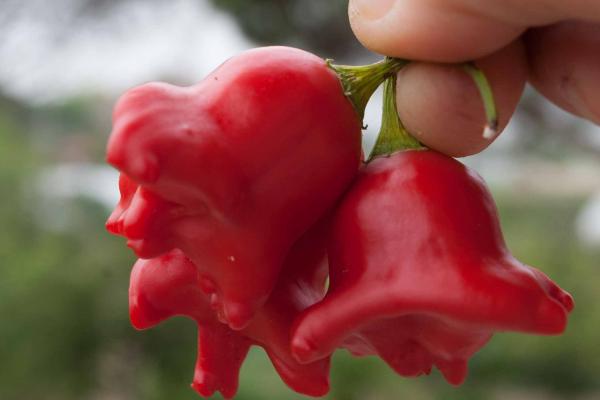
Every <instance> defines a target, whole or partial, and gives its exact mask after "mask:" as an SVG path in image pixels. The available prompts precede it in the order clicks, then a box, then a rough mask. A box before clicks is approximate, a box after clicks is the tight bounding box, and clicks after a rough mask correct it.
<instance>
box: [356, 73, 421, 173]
mask: <svg viewBox="0 0 600 400" xmlns="http://www.w3.org/2000/svg"><path fill="white" fill-rule="evenodd" d="M396 80H397V77H396V74H394V75H391V76H390V77H388V78H387V80H386V81H385V83H384V87H383V115H382V118H381V129H380V130H379V134H378V136H377V141H376V142H375V146H374V147H373V150H372V151H371V154H370V155H369V159H368V161H367V162H369V161H371V160H372V159H373V158H375V157H377V156H384V155H385V156H387V155H390V154H392V153H393V152H395V151H398V150H407V149H421V148H423V145H421V143H419V141H418V140H417V139H415V138H414V137H413V136H412V135H411V134H410V133H408V131H407V130H406V128H404V125H402V122H401V121H400V118H399V117H398V111H396Z"/></svg>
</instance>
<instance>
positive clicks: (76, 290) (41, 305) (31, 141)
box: [0, 0, 600, 400]
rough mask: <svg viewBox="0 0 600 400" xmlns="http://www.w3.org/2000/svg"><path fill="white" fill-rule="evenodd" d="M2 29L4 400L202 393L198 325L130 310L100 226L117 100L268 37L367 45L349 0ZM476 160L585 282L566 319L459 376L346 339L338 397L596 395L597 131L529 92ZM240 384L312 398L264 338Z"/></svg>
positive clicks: (560, 267)
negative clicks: (429, 370)
mask: <svg viewBox="0 0 600 400" xmlns="http://www.w3.org/2000/svg"><path fill="white" fill-rule="evenodd" d="M266 16H269V17H268V18H267V17H266ZM272 20H273V21H277V23H273V25H271V24H266V23H264V21H272ZM0 37H1V38H2V40H0V193H1V195H2V197H1V198H2V202H1V203H0V224H1V225H0V226H1V228H2V229H0V360H1V364H0V399H2V400H17V399H18V400H21V399H29V398H37V399H41V400H46V399H49V400H52V399H57V400H69V399H93V400H121V399H122V400H125V399H127V400H129V399H149V400H152V399H164V398H176V399H194V398H196V395H195V394H194V393H193V391H192V390H191V389H190V388H189V382H190V380H191V374H192V368H193V363H194V358H195V346H196V339H195V327H194V326H193V324H192V323H191V322H190V321H185V320H183V319H182V320H174V321H170V322H168V323H165V324H164V325H162V326H160V327H159V328H156V329H153V330H150V331H147V332H136V331H134V330H133V328H131V327H130V324H129V320H128V315H127V288H128V276H129V268H130V266H131V265H132V263H133V261H134V257H133V255H132V254H130V252H129V251H128V250H127V249H126V247H125V246H124V245H123V243H122V241H121V240H119V239H117V238H114V237H111V236H109V235H108V234H107V233H106V232H105V231H104V227H103V225H104V220H105V219H106V217H107V215H108V213H109V210H110V207H111V206H112V205H113V204H114V203H115V201H116V188H117V186H116V173H115V172H114V171H112V170H111V169H110V168H108V167H105V166H104V164H103V157H104V146H105V143H106V139H107V137H108V132H109V131H110V112H111V107H112V104H113V103H114V101H115V99H116V98H117V97H118V95H119V93H121V92H122V91H123V90H125V89H126V88H128V87H130V86H133V85H136V84H139V83H142V82H145V81H148V80H159V79H162V80H168V81H170V82H173V83H181V84H191V83H193V82H195V81H197V80H199V79H201V77H202V76H203V75H205V74H206V73H207V72H208V71H210V70H211V69H212V68H214V67H215V66H217V65H218V64H220V63H221V62H222V61H223V60H224V59H226V58H227V57H229V56H231V55H233V54H235V53H238V52H239V51H242V50H243V49H245V48H249V47H252V46H254V45H257V44H290V45H296V46H301V47H303V48H306V49H312V50H313V51H315V52H317V53H318V54H320V55H323V56H335V57H336V58H338V59H339V60H340V61H342V62H344V63H353V64H360V63H364V62H366V61H369V60H372V59H374V58H373V56H372V55H369V54H368V53H366V52H365V51H362V50H360V48H359V47H358V45H357V44H356V42H355V41H354V40H353V38H352V36H351V33H350V31H349V28H348V26H347V22H346V16H345V1H343V0H339V1H338V0H336V1H330V2H322V1H317V0H311V1H300V0H280V1H272V2H268V1H259V0H254V1H247V0H239V1H235V0H229V1H219V0H213V1H203V0H197V1H192V0H177V1H173V2H168V3H167V2H159V1H146V2H143V1H135V0H133V1H122V2H110V1H93V0H87V1H75V0H60V1H55V2H46V1H41V0H39V1H38V0H29V1H24V2H22V1H11V0H4V2H3V3H2V7H1V8H0ZM379 108H380V105H379V104H378V102H377V101H375V102H374V104H373V105H372V106H371V107H370V108H369V111H368V113H367V122H368V123H369V135H370V136H369V135H367V137H366V140H365V143H366V146H367V147H368V146H369V145H370V143H371V142H372V134H373V132H375V131H376V130H377V127H378V123H377V119H378V118H379ZM466 162H467V163H469V164H470V165H472V166H473V167H474V168H476V169H477V170H478V171H479V172H480V173H481V174H482V175H483V176H484V177H485V178H486V179H487V180H488V181H489V182H490V184H491V188H492V191H493V192H494V194H495V196H496V198H497V201H498V206H499V211H500V215H501V219H502V224H503V228H504V230H505V234H506V238H507V242H508V244H509V247H510V248H511V250H512V251H513V252H514V254H515V255H516V256H517V257H518V258H520V259H521V260H522V261H524V262H526V263H528V264H531V265H534V266H537V267H539V268H540V269H542V270H543V271H544V272H546V273H547V274H548V275H550V276H551V277H553V278H554V279H555V280H556V281H557V282H558V283H559V284H560V285H561V286H562V287H564V288H565V289H567V290H569V291H570V292H571V293H572V294H573V295H574V297H575V299H576V303H577V307H576V309H575V311H574V312H573V314H572V317H571V321H570V325H569V329H568V331H567V332H566V334H565V335H563V336H561V337H531V336H526V335H517V334H498V335H497V336H496V337H495V338H494V339H493V340H492V341H491V343H490V344H489V345H488V346H487V347H486V348H484V349H483V350H482V351H481V352H480V353H479V354H477V355H476V356H475V357H474V359H473V361H472V362H471V364H470V370H471V372H470V376H469V378H468V380H467V383H466V384H465V385H463V386H462V387H460V388H452V387H450V386H449V385H447V384H446V383H444V382H443V380H442V379H441V377H440V375H439V374H438V373H437V372H436V373H434V374H433V376H431V377H423V378H419V379H414V380H408V379H403V378H400V377H398V376H396V375H394V373H393V372H392V371H391V370H389V369H387V368H386V367H385V366H384V365H383V363H381V362H379V361H378V360H375V359H371V358H369V359H362V360H358V359H353V358H351V357H350V356H348V355H347V354H344V353H343V352H340V353H339V354H337V355H336V357H335V359H334V365H333V368H332V393H331V395H330V396H329V397H328V398H331V399H336V400H346V399H347V400H351V399H361V400H369V399H378V400H379V399H397V398H400V397H402V398H406V399H416V400H420V399H423V400H428V399H450V400H451V399H461V400H468V399H503V400H504V399H515V400H519V399H549V400H554V399H581V400H584V399H585V400H590V399H600V380H599V379H598V377H597V371H598V370H599V369H600V342H599V341H598V332H600V291H598V290H597V287H598V284H600V262H599V260H600V212H598V207H599V206H598V204H599V202H600V201H599V200H598V199H599V198H600V178H599V177H600V132H599V129H598V128H597V127H595V126H592V125H590V124H586V123H583V122H581V121H578V120H576V119H574V118H572V117H570V116H568V115H566V114H565V113H563V112H561V111H558V110H557V109H555V108H554V107H552V106H550V105H548V104H545V103H542V102H541V101H540V99H539V97H538V96H537V95H536V94H535V93H533V92H532V91H528V92H527V93H526V96H525V97H524V100H523V103H522V105H521V106H520V110H519V112H518V113H517V115H516V116H515V118H514V120H513V122H512V123H511V126H510V128H509V131H508V132H507V133H506V134H504V135H503V136H502V138H501V139H500V140H499V141H498V142H497V143H496V144H495V145H494V146H493V147H492V148H491V149H490V150H489V151H486V152H484V154H482V155H479V156H477V157H472V158H470V159H468V160H466ZM239 398H240V399H267V398H273V399H295V398H298V399H299V398H301V396H297V395H294V394H292V393H291V392H290V390H288V389H287V388H286V387H285V386H284V385H283V384H282V383H281V382H280V381H279V378H278V377H277V375H276V374H275V372H274V371H273V369H272V367H271V365H270V363H269V362H268V360H267V358H266V356H265V355H264V353H262V351H259V350H254V351H252V352H251V354H250V356H249V359H248V361H247V362H246V364H245V365H244V368H243V370H242V376H241V382H240V395H239Z"/></svg>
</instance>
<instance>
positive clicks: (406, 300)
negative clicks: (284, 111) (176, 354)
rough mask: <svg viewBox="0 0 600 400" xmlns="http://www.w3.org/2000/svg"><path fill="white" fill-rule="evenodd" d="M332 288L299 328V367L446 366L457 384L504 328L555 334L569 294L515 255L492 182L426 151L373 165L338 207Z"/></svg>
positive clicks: (412, 370)
mask: <svg viewBox="0 0 600 400" xmlns="http://www.w3.org/2000/svg"><path fill="white" fill-rule="evenodd" d="M329 260H330V280H331V281H330V290H329V292H328V293H327V296H326V297H325V299H324V300H323V301H322V302H320V303H318V304H316V305H314V306H312V307H311V308H309V309H307V310H306V311H305V312H304V313H303V314H302V315H301V317H300V318H299V320H298V321H297V325H296V327H295V330H294V333H293V339H292V350H293V352H294V354H295V355H296V356H297V358H298V359H299V360H300V361H302V362H307V361H314V360H317V359H319V358H321V357H325V356H328V355H329V354H331V353H332V352H333V351H334V350H335V349H336V348H337V347H345V348H347V349H349V350H350V351H351V352H353V353H355V354H358V355H367V354H376V355H379V356H380V357H381V358H383V359H384V360H385V361H386V363H388V364H389V365H390V366H391V367H392V368H393V369H394V370H395V371H396V372H398V373H399V374H401V375H405V376H417V375H420V374H422V373H425V374H427V373H429V371H430V370H431V367H432V366H433V365H435V366H437V367H438V368H439V369H440V370H441V371H442V373H443V374H444V376H445V377H446V379H447V380H448V381H449V382H450V383H453V384H460V383H461V382H462V381H463V380H464V378H465V376H466V372H467V360H468V359H469V358H470V357H471V356H472V355H473V354H474V353H475V352H476V351H477V350H478V349H479V348H480V347H482V346H483V345H484V344H485V343H486V342H487V341H488V339H489V338H490V337H491V336H492V334H493V332H495V331H505V330H513V331H521V332H529V333H538V334H558V333H561V332H562V331H563V330H564V329H565V325H566V322H567V315H568V313H569V312H570V311H571V309H572V308H573V300H572V298H571V296H570V295H569V294H568V293H566V292H565V291H563V290H562V289H560V288H559V287H558V286H557V285H556V284H555V283H554V282H552V281H551V280H550V279H548V278H547V277H546V276H545V275H544V274H543V273H542V272H540V271H538V270H536V269H534V268H531V267H528V266H526V265H524V264H522V263H520V262H519V261H517V260H516V259H515V258H514V257H513V256H512V255H511V254H510V253H509V251H508V250H507V248H506V246H505V243H504V240H503V238H502V234H501V231H500V227H499V224H498V220H497V214H496V208H495V205H494V202H493V200H492V198H491V196H490V194H489V192H488V191H487V189H486V187H485V184H484V182H483V181H482V179H481V178H479V177H478V176H477V175H476V174H475V173H474V172H472V171H470V170H469V169H467V168H466V167H465V166H463V165H462V164H460V163H459V162H457V161H455V160H453V159H451V158H449V157H446V156H444V155H441V154H439V153H436V152H434V151H428V150H413V151H403V152H398V153H395V154H393V155H391V156H389V157H383V158H379V159H376V160H374V161H373V162H371V163H370V164H368V165H366V166H365V167H364V168H363V169H362V171H361V172H360V173H359V176H358V178H357V180H356V181H355V183H354V185H353V187H352V189H351V190H350V191H349V193H348V194H347V195H346V197H345V199H344V200H343V201H342V203H341V205H340V206H339V208H338V210H337V213H336V215H335V217H334V222H333V233H332V238H331V243H330V247H329Z"/></svg>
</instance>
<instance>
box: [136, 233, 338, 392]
mask: <svg viewBox="0 0 600 400" xmlns="http://www.w3.org/2000/svg"><path fill="white" fill-rule="evenodd" d="M326 229H327V225H326V224H325V223H323V224H320V225H318V226H317V227H315V228H314V229H312V230H311V231H310V232H309V233H307V234H306V235H305V236H304V237H303V238H302V239H301V240H300V241H299V242H297V243H296V245H295V246H294V247H293V249H292V251H291V252H290V254H289V256H288V257H287V259H286V262H285V267H284V269H283V272H282V276H281V279H280V280H279V282H278V284H277V286H276V287H275V289H274V291H273V293H272V294H271V297H270V298H269V301H268V302H267V303H266V304H265V305H264V306H263V307H262V308H260V309H259V310H258V311H257V313H256V316H255V317H254V319H253V320H252V322H251V323H250V324H249V325H248V326H247V327H246V328H244V329H242V330H241V331H233V330H231V329H230V328H229V327H228V326H227V325H225V324H223V323H221V322H219V320H218V319H217V316H216V315H215V310H214V309H213V308H214V307H215V304H214V295H213V296H212V297H213V299H209V296H207V295H206V294H204V292H203V291H202V290H201V286H202V284H203V282H202V278H201V276H200V275H199V273H198V269H197V268H196V266H195V265H194V264H193V263H192V262H191V261H190V260H189V259H188V258H187V257H185V255H184V254H183V253H182V252H181V251H179V250H173V251H171V252H170V253H168V254H166V255H163V256H161V257H158V258H155V259H152V260H139V261H138V262H137V263H136V264H135V266H134V268H133V271H132V274H131V284H130V291H129V302H130V315H131V321H132V323H133V325H134V326H135V327H137V328H138V329H145V328H149V327H151V326H154V325H156V324H158V323H159V322H161V321H162V320H164V319H166V318H169V317H171V316H174V315H185V316H188V317H190V318H192V319H194V320H195V321H196V322H197V324H198V358H197V362H196V371H195V374H194V381H193V384H192V387H193V388H194V389H195V390H196V391H197V392H198V393H199V394H201V395H202V396H207V397H208V396H211V395H212V394H213V393H214V392H215V391H220V392H221V394H222V395H223V396H225V397H226V398H230V397H233V396H234V395H235V393H236V390H237V385H238V374H239V369H240V367H241V364H242V363H243V360H244V358H245V357H246V353H247V352H248V349H249V347H250V346H251V345H253V344H256V345H258V346H261V347H263V348H264V349H265V350H266V352H267V354H268V356H269V358H270V359H271V361H272V363H273V365H274V366H275V369H276V370H277V372H278V373H279V375H280V376H281V378H282V379H283V381H284V382H285V383H286V384H287V385H288V386H290V387H291V388H292V389H294V390H296V391H297V392H300V393H303V394H307V395H312V396H322V395H324V394H326V393H327V391H328V389H329V383H328V380H329V378H328V373H329V359H328V358H325V359H322V360H319V361H316V362H313V363H311V364H307V365H302V364H299V363H298V362H297V361H296V360H295V359H294V357H293V356H292V354H291V352H290V347H289V340H290V330H291V325H292V323H293V321H294V318H295V317H296V316H297V315H298V314H299V313H300V312H301V311H302V310H304V309H305V308H307V307H308V306H310V305H312V304H314V303H316V302H317V301H319V300H321V299H322V298H323V296H324V294H325V280H326V277H327V263H326V260H325V256H326V238H327V236H326Z"/></svg>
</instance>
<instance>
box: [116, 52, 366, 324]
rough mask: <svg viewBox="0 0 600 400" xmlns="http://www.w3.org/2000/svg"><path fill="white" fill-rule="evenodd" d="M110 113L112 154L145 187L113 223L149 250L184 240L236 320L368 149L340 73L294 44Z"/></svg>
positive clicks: (135, 96) (143, 93) (154, 252)
mask: <svg viewBox="0 0 600 400" xmlns="http://www.w3.org/2000/svg"><path fill="white" fill-rule="evenodd" d="M113 120H114V121H113V122H114V124H113V131H112V133H111V137H110V140H109V144H108V154H107V160H108V162H109V163H110V164H112V165H113V166H115V167H116V168H117V169H119V170H120V171H121V172H123V173H124V174H125V175H127V176H128V177H129V178H130V179H131V180H132V181H133V182H135V184H137V185H139V188H138V189H137V191H136V192H135V193H132V194H131V193H130V195H131V196H132V198H131V200H130V202H129V204H128V210H127V212H125V213H120V214H121V215H120V217H119V216H114V218H112V219H111V220H110V221H109V224H108V227H109V230H112V231H115V232H117V231H118V232H120V233H121V234H123V235H125V236H126V237H127V238H128V240H129V245H130V247H132V248H133V249H134V250H135V251H137V253H138V255H139V256H140V257H143V258H152V257H155V256H159V255H161V254H163V253H164V252H166V251H168V250H170V249H171V248H179V249H181V250H182V251H183V252H184V253H185V254H186V255H187V256H188V257H189V258H190V259H191V260H192V261H193V263H194V264H195V265H196V266H197V267H198V268H199V270H200V271H201V275H202V277H203V280H204V282H205V284H204V285H203V288H204V289H205V290H206V292H207V293H208V294H210V295H215V296H216V298H217V299H216V300H215V301H216V302H217V303H218V304H219V307H220V308H221V311H222V315H223V316H224V318H225V319H226V320H227V322H228V324H229V325H230V326H231V327H232V328H234V329H242V328H243V327H245V326H246V325H247V324H248V323H249V322H250V320H251V319H252V316H253V315H254V313H255V312H256V310H257V309H258V308H259V307H260V306H261V305H262V304H264V303H265V302H266V300H267V298H268V296H269V293H270V292H271V290H272V289H273V287H274V285H275V282H276V281H277V277H278V275H279V272H280V270H281V267H282V263H283V260H284V258H285V256H286V254H287V253H288V251H289V249H290V248H291V247H292V245H293V243H294V242H295V241H296V240H297V239H298V238H299V237H300V236H301V235H302V234H303V233H304V232H305V231H307V230H308V228H309V227H311V226H312V225H313V224H315V223H316V222H317V220H318V219H319V218H320V217H321V216H323V215H324V214H325V212H326V211H327V210H328V209H329V208H331V207H332V206H333V204H334V203H335V201H336V200H337V199H338V197H339V196H340V195H341V194H342V192H343V191H344V190H345V189H346V188H347V186H348V185H349V183H350V182H351V180H352V178H353V177H354V176H355V174H356V172H357V170H358V167H359V160H360V157H361V121H360V117H359V115H358V114H357V112H356V111H355V108H354V107H353V104H352V103H351V102H350V101H349V100H348V98H347V97H346V96H345V95H344V90H343V89H342V85H341V84H340V80H339V79H338V76H337V75H336V73H335V72H334V71H333V69H332V68H330V67H329V65H328V64H327V63H326V62H325V61H324V60H322V59H320V58H318V57H316V56H314V55H312V54H310V53H307V52H304V51H301V50H297V49H291V48H286V47H270V48H261V49H255V50H251V51H248V52H245V53H243V54H241V55H239V56H236V57H234V58H232V59H230V60H229V61H227V62H225V63H224V64H223V65H222V66H221V67H219V68H218V69H217V70H215V71H214V72H213V73H211V74H210V75H209V76H208V77H206V78H205V79H204V80H203V81H202V82H200V83H199V84H197V85H194V86H192V87H185V88H182V87H176V86H171V85H167V84H162V83H151V84H146V85H143V86H140V87H138V88H135V89H132V90H130V91H129V92H127V93H126V94H125V95H123V97H122V98H121V99H120V100H119V102H118V104H117V106H116V108H115V111H114V116H113ZM119 218H120V219H119ZM157 225H160V227H157Z"/></svg>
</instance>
